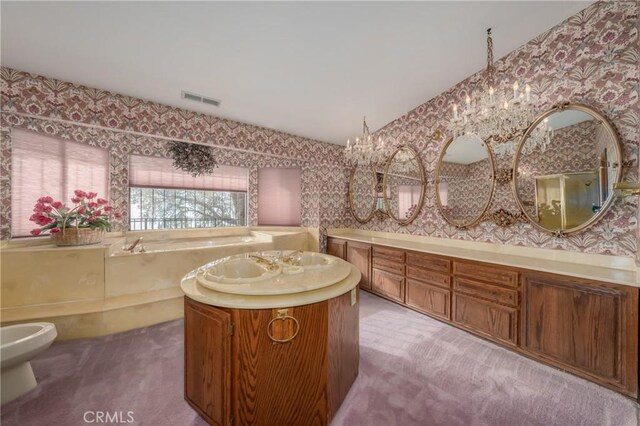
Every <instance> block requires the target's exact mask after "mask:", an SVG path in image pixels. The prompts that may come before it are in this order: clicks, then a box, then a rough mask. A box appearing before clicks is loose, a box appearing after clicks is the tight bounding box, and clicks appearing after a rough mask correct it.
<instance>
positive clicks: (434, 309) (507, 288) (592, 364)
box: [327, 232, 638, 399]
mask: <svg viewBox="0 0 640 426" xmlns="http://www.w3.org/2000/svg"><path fill="white" fill-rule="evenodd" d="M370 234H374V233H373V232H369V233H368V234H360V233H356V232H353V233H349V232H345V233H339V234H334V235H333V236H330V237H329V238H328V241H327V253H329V254H331V255H333V256H337V257H341V258H343V259H345V260H347V261H349V262H350V263H352V264H353V265H354V266H356V267H357V268H358V269H359V270H360V272H361V274H362V276H361V281H360V289H362V290H366V291H369V292H371V293H374V294H376V295H378V296H380V297H383V298H386V299H389V300H391V301H393V302H395V303H399V304H401V305H403V306H406V307H407V308H410V309H413V310H415V311H418V312H420V313H423V314H426V315H429V316H431V317H433V318H435V319H437V320H439V321H442V322H445V323H448V324H451V325H453V326H455V327H458V328H460V329H463V330H465V331H468V332H471V333H474V334H476V335H478V336H480V337H483V338H485V339H488V340H490V341H492V342H495V343H497V344H499V345H502V346H504V347H506V348H508V349H510V350H512V351H515V352H518V353H520V354H522V355H525V356H528V357H530V358H533V359H535V360H537V361H540V362H543V363H545V364H548V365H551V366H554V367H557V368H560V369H562V370H565V371H567V372H570V373H572V374H575V375H577V376H580V377H583V378H585V379H587V380H590V381H592V382H595V383H598V384H600V385H602V386H606V387H608V388H610V389H613V390H615V391H617V392H620V393H622V394H624V395H626V396H629V397H631V398H634V399H637V398H638V281H637V276H636V267H635V264H634V262H633V259H630V258H629V259H627V258H619V257H615V256H603V255H590V254H583V253H563V252H560V251H558V250H543V249H529V248H523V247H508V248H507V247H505V246H500V245H495V244H487V243H474V242H460V241H451V242H443V243H440V244H438V242H437V241H434V240H438V239H435V238H429V237H415V238H411V237H409V238H404V239H401V238H402V237H401V238H397V239H396V238H393V237H391V236H388V235H386V233H385V236H377V235H370ZM462 244H464V245H465V246H464V247H463V246H462ZM505 249H506V250H505Z"/></svg>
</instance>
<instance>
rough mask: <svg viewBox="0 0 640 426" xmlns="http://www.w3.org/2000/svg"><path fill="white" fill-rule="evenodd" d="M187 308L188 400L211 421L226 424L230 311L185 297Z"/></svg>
mask: <svg viewBox="0 0 640 426" xmlns="http://www.w3.org/2000/svg"><path fill="white" fill-rule="evenodd" d="M184 307H185V309H184V321H185V335H184V343H185V345H184V348H185V357H184V365H185V375H184V378H185V380H184V395H185V399H186V400H187V401H188V402H189V403H190V404H191V405H192V406H194V408H195V409H196V411H198V413H199V414H200V415H201V416H202V417H203V418H205V419H207V421H208V422H209V424H212V425H220V426H225V425H227V424H228V421H229V419H230V417H231V399H230V397H229V396H230V393H231V392H230V389H231V314H230V313H229V312H226V311H224V310H221V309H214V308H211V307H210V306H207V305H203V304H200V303H195V302H191V301H190V300H189V299H186V298H185V306H184ZM187 325H188V326H187ZM204 378H207V379H206V380H204Z"/></svg>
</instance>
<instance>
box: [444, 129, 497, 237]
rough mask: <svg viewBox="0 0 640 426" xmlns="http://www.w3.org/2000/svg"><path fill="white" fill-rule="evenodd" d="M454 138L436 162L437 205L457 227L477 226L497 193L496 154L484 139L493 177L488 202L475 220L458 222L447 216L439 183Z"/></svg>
mask: <svg viewBox="0 0 640 426" xmlns="http://www.w3.org/2000/svg"><path fill="white" fill-rule="evenodd" d="M454 140H455V138H453V137H451V138H449V140H448V141H447V143H445V144H444V146H443V147H442V150H441V151H440V156H439V157H438V162H437V163H436V175H435V190H436V197H435V198H436V206H438V211H439V212H440V216H442V218H443V219H444V220H445V221H446V222H447V223H448V224H449V225H451V226H453V227H455V228H457V229H467V228H471V227H474V226H477V225H478V224H479V223H480V222H482V221H483V220H484V219H485V218H486V215H487V210H489V207H490V206H491V202H492V201H493V194H494V193H495V190H496V159H495V156H494V155H493V150H491V147H490V146H489V144H488V143H487V141H485V140H483V141H482V143H483V144H484V148H485V149H486V150H487V153H488V154H489V163H490V164H491V177H490V179H491V191H490V192H489V197H488V199H487V202H486V203H485V204H484V208H483V209H482V212H481V213H480V214H479V215H478V216H476V217H474V218H473V220H471V221H469V222H467V223H456V222H454V221H453V220H451V219H450V218H449V217H447V215H446V214H445V213H444V207H443V205H442V200H440V191H439V190H438V185H439V184H440V173H441V171H442V160H443V159H444V155H445V153H446V152H447V148H448V147H449V145H451V144H452V143H453V141H454Z"/></svg>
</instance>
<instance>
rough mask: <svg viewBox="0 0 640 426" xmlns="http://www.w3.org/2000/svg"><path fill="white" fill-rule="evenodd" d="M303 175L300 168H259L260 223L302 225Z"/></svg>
mask: <svg viewBox="0 0 640 426" xmlns="http://www.w3.org/2000/svg"><path fill="white" fill-rule="evenodd" d="M301 175H302V171H301V170H300V169H299V168H275V167H273V168H264V169H259V170H258V225H282V226H300V222H301V219H300V217H301V210H302V202H301V201H300V192H301V191H300V188H301Z"/></svg>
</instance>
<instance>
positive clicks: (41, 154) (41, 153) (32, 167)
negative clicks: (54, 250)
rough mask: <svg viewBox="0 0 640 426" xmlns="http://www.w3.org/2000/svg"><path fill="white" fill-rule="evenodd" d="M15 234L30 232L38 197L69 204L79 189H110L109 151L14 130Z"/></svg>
mask: <svg viewBox="0 0 640 426" xmlns="http://www.w3.org/2000/svg"><path fill="white" fill-rule="evenodd" d="M11 145H12V149H11V234H12V236H16V237H20V236H25V235H29V231H31V230H32V229H34V228H36V227H37V226H36V225H35V224H34V223H33V222H30V221H29V217H30V216H31V215H32V214H33V206H34V205H35V203H36V201H37V199H38V198H40V197H43V196H46V195H49V196H51V197H53V198H54V199H55V200H57V201H62V202H64V203H66V204H67V205H69V203H70V201H69V199H70V198H71V197H72V196H73V191H74V190H75V189H82V190H83V191H92V192H97V193H98V195H99V196H100V197H104V198H107V197H108V195H109V194H108V192H109V183H108V182H109V153H108V152H107V150H105V149H102V148H96V147H92V146H88V145H84V144H80V143H77V142H71V141H68V140H64V139H60V138H57V137H54V136H49V135H44V134H41V133H37V132H32V131H29V130H22V129H12V130H11Z"/></svg>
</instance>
